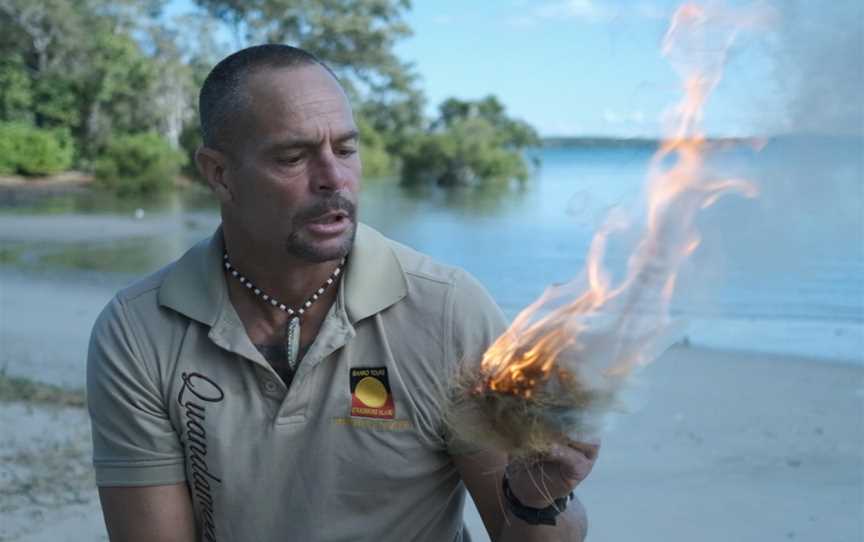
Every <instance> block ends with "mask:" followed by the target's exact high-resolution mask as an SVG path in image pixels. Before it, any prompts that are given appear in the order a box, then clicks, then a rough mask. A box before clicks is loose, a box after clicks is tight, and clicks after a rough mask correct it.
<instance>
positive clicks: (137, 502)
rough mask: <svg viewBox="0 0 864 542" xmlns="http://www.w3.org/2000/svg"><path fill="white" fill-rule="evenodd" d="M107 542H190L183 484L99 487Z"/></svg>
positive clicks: (191, 531) (192, 530)
mask: <svg viewBox="0 0 864 542" xmlns="http://www.w3.org/2000/svg"><path fill="white" fill-rule="evenodd" d="M99 499H100V500H101V501H102V513H103V514H104V516H105V526H106V527H107V528H108V536H109V539H110V540H111V542H194V541H195V519H194V516H193V513H192V500H191V498H190V497H189V489H188V488H187V486H186V484H185V483H182V484H171V485H165V486H146V487H100V488H99Z"/></svg>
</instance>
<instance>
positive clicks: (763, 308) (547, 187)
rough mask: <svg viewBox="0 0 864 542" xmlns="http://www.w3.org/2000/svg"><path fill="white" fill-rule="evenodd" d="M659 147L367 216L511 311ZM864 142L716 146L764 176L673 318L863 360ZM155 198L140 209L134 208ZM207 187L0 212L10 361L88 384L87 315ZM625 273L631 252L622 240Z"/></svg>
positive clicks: (379, 192) (387, 191)
mask: <svg viewBox="0 0 864 542" xmlns="http://www.w3.org/2000/svg"><path fill="white" fill-rule="evenodd" d="M651 153H652V149H649V148H599V149H598V148H593V149H545V150H542V151H537V152H536V153H534V154H535V155H536V156H538V157H539V158H541V160H542V164H543V165H542V167H541V168H540V169H539V170H538V171H537V174H536V176H535V178H534V179H533V180H532V181H529V182H527V183H525V184H522V185H513V186H509V187H499V188H497V189H491V190H483V191H480V190H472V189H464V190H457V191H450V192H445V191H441V190H437V189H428V190H407V189H404V188H401V187H399V186H398V185H395V184H393V183H387V182H367V183H366V185H365V187H364V192H363V196H362V203H361V218H362V219H363V220H364V221H365V222H367V223H369V224H371V225H372V226H374V227H376V228H378V229H379V230H381V231H382V232H384V233H385V234H386V235H388V236H390V237H392V238H394V239H396V240H399V241H401V242H403V243H406V244H408V245H411V246H413V247H415V248H417V249H419V250H422V251H424V252H427V253H429V254H431V255H433V256H435V257H436V258H438V259H440V260H442V261H445V262H447V263H451V264H455V265H459V266H462V267H464V268H466V269H468V270H469V271H471V272H472V273H473V274H474V275H476V276H477V277H478V278H479V279H480V280H481V281H482V282H483V283H484V284H485V285H486V286H487V287H488V289H489V290H490V291H491V292H492V295H493V296H494V297H495V299H496V300H497V301H498V302H499V304H500V305H501V306H502V308H503V309H504V310H505V312H506V313H507V314H508V315H509V316H511V317H512V316H513V315H515V314H516V313H517V312H518V311H519V310H520V309H521V308H522V307H524V306H525V305H527V304H528V303H530V302H531V301H532V300H533V299H535V298H536V297H537V296H538V295H539V294H540V293H541V292H542V291H543V289H544V287H545V286H546V285H548V284H550V283H553V282H563V281H566V280H568V279H570V278H572V277H573V276H574V275H576V274H577V273H578V272H579V270H580V269H581V268H582V266H583V264H584V255H585V252H586V249H587V247H588V243H589V241H590V238H591V235H592V234H593V231H594V229H595V228H596V226H597V225H598V223H599V222H600V220H601V218H602V217H603V216H604V215H605V213H606V212H607V211H608V209H609V208H611V207H613V206H624V207H626V208H630V209H635V210H636V212H637V213H638V209H639V206H638V203H639V194H640V189H641V186H642V184H643V182H644V173H645V170H646V164H647V161H648V159H649V158H650V156H651ZM861 156H862V147H861V142H860V141H859V140H836V141H831V140H824V139H823V140H819V141H817V142H813V141H805V140H786V141H781V142H774V143H772V144H769V145H768V146H767V147H766V148H765V149H764V150H762V151H761V152H759V153H756V152H754V151H752V150H747V149H734V150H725V151H719V152H718V153H716V155H715V156H714V157H713V158H712V160H711V162H710V164H711V168H712V170H713V171H715V172H716V173H717V174H718V175H721V174H723V175H726V174H735V175H741V176H745V177H747V178H749V179H753V180H755V181H757V182H758V184H759V186H760V189H761V192H762V194H761V196H760V198H758V199H756V200H745V199H742V198H736V197H729V198H727V199H725V200H722V201H721V202H720V203H718V204H717V205H716V206H715V207H713V208H711V209H709V210H707V211H706V212H705V213H704V215H703V216H702V217H701V219H700V228H701V231H702V236H703V240H704V242H703V245H702V247H701V248H700V249H699V251H698V252H697V253H696V254H695V255H694V257H693V258H692V260H691V261H690V262H689V264H688V265H687V268H686V269H685V270H684V273H683V275H682V278H681V281H680V284H681V289H680V291H679V293H678V294H677V296H676V299H675V303H674V312H675V314H676V315H677V316H678V317H680V318H682V319H685V320H686V321H687V322H689V328H688V329H689V330H688V336H689V339H690V341H691V342H692V343H694V344H698V345H706V346H711V347H719V348H733V349H744V350H759V351H767V352H780V353H793V354H799V355H805V356H812V357H819V358H829V359H835V360H843V361H852V362H856V363H864V357H862V351H864V221H862V206H864V196H862V179H864V175H862V162H861V161H862V158H861ZM139 208H140V209H142V210H143V214H142V213H141V212H137V214H136V209H139ZM217 223H218V218H217V214H216V210H215V208H214V206H213V204H212V202H210V201H209V199H208V198H201V197H196V198H191V197H177V196H175V197H168V198H166V199H164V200H161V201H156V202H116V201H111V200H110V199H104V198H100V199H93V198H92V197H81V196H79V197H65V198H60V199H52V200H50V201H43V202H40V203H38V204H33V203H26V204H9V203H8V202H7V204H6V205H5V207H3V208H2V209H0V242H2V245H0V264H2V270H0V301H2V305H0V307H2V308H0V344H2V349H0V369H3V368H4V367H5V368H6V370H7V371H8V372H9V373H11V374H20V375H26V376H31V377H36V378H39V379H42V380H47V381H51V382H57V383H62V384H67V385H74V386H80V385H82V384H83V370H82V369H83V360H84V356H85V353H86V345H87V338H88V334H89V329H90V326H91V325H92V323H93V320H94V319H95V317H96V315H97V314H98V312H99V310H101V308H102V306H104V304H105V303H106V302H107V301H108V300H109V299H110V297H111V296H112V295H113V293H114V292H115V291H116V290H117V289H118V288H120V287H122V286H123V285H125V284H127V283H129V282H130V281H132V280H134V278H135V277H136V276H140V275H141V274H144V273H147V272H149V271H152V270H155V269H157V268H159V267H160V266H162V265H164V264H166V263H168V262H170V261H171V260H172V259H174V258H176V257H177V256H179V255H180V254H182V253H183V252H184V251H185V250H186V249H187V248H188V247H189V246H191V245H192V244H194V243H195V242H196V241H197V240H199V239H201V238H203V237H205V236H207V235H209V234H210V233H211V232H212V231H213V229H214V228H215V227H216V225H217ZM611 248H612V250H611V252H610V256H609V262H608V263H609V266H610V267H611V268H612V269H613V271H614V270H615V269H620V267H621V263H622V262H623V261H624V259H625V257H626V245H624V244H623V243H619V244H618V245H613V247H611Z"/></svg>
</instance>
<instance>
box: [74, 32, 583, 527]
mask: <svg viewBox="0 0 864 542" xmlns="http://www.w3.org/2000/svg"><path fill="white" fill-rule="evenodd" d="M200 114H201V125H202V133H203V138H204V143H203V145H202V147H201V148H200V149H199V150H198V152H197V156H196V160H197V163H198V167H199V168H200V171H201V173H202V174H203V176H204V177H205V178H206V179H207V182H208V183H209V185H210V187H211V188H212V189H213V192H214V193H215V195H216V197H217V198H218V199H219V202H220V206H221V214H222V226H221V227H220V229H219V230H218V231H217V232H216V234H215V235H214V236H213V237H212V239H210V240H208V241H205V242H203V243H201V244H199V245H198V246H196V247H193V248H192V249H191V250H190V251H189V252H188V253H186V254H185V255H184V256H183V257H182V258H180V259H179V260H178V261H176V262H174V263H173V264H171V265H169V266H168V267H166V268H165V269H163V270H161V271H159V272H157V273H156V274H155V275H153V276H151V277H149V278H146V279H144V280H143V281H141V282H139V283H137V284H135V285H133V286H131V287H129V288H127V289H126V290H124V291H122V292H120V293H119V294H118V295H117V297H116V298H115V299H114V300H113V301H112V302H111V303H110V304H109V306H108V307H107V308H106V309H105V311H104V312H103V313H102V315H101V316H100V318H99V320H98V321H97V323H96V325H95V327H94V331H93V336H92V339H91V345H90V355H89V361H88V398H89V401H88V402H89V409H90V413H91V417H92V420H93V440H94V465H95V469H96V479H97V484H98V485H99V493H100V498H101V500H102V508H103V511H104V515H105V520H106V524H107V526H108V531H109V534H110V537H111V540H112V541H115V542H117V541H131V542H134V541H144V540H146V541H192V540H230V541H240V542H247V541H248V542H252V541H273V540H299V541H314V540H346V541H347V540H394V541H409V540H429V541H446V542H449V541H451V540H467V535H463V532H462V531H463V527H462V519H461V514H462V504H463V499H464V490H463V483H464V487H467V489H468V490H469V491H470V493H471V495H472V497H473V498H474V500H475V502H476V503H477V506H478V509H479V510H480V513H481V515H482V518H483V522H484V524H485V526H486V528H487V530H488V531H489V533H490V536H491V537H492V538H493V539H494V540H519V541H529V540H581V539H583V538H584V533H585V529H586V523H585V516H584V511H583V509H582V508H581V505H580V504H579V502H578V500H571V501H570V502H568V497H567V496H568V494H570V492H571V490H572V489H573V488H574V487H575V486H576V485H577V484H578V483H579V482H580V481H581V480H582V479H583V478H584V477H585V476H586V475H587V474H588V472H589V471H590V469H591V466H592V465H593V462H594V458H595V457H596V452H597V447H596V446H593V445H590V444H577V443H572V444H571V445H570V446H561V447H560V448H559V449H556V450H555V451H554V452H553V453H552V454H550V455H549V456H548V457H544V458H540V460H538V461H537V462H535V463H532V464H531V465H530V466H529V465H525V464H524V463H514V464H513V465H510V466H509V467H508V465H507V463H508V458H507V457H506V456H504V455H503V454H501V453H500V452H495V451H489V450H480V449H477V448H476V447H473V446H471V445H469V444H466V443H460V442H456V441H455V439H453V438H450V437H449V435H448V432H447V430H446V427H444V425H443V423H442V416H441V404H442V401H443V398H444V397H445V396H446V385H447V380H448V377H449V376H450V375H452V373H453V371H454V370H455V368H456V366H457V364H458V363H460V362H462V360H468V361H477V360H479V359H480V357H481V355H482V353H483V351H484V350H485V348H486V347H487V346H488V345H489V344H490V343H491V341H493V340H494V338H495V337H496V336H497V335H498V334H500V333H501V332H502V331H503V329H504V327H505V322H504V320H503V318H502V315H501V313H500V311H499V310H498V309H497V307H496V306H495V304H494V302H493V301H492V300H491V299H490V298H489V296H488V294H487V293H486V292H485V291H484V290H483V289H482V287H480V286H479V284H478V283H477V282H476V281H474V280H473V279H472V278H471V277H469V276H468V275H467V274H466V273H464V272H462V271H460V270H457V269H453V268H449V267H446V266H443V265H440V264H437V263H435V262H434V261H432V260H431V259H430V258H428V257H426V256H424V255H422V254H419V253H417V252H414V251H413V250H411V249H409V248H407V247H404V246H402V245H399V244H397V243H395V242H393V241H390V240H388V239H386V238H384V237H383V236H381V235H380V234H378V233H377V232H375V231H374V230H372V229H371V228H368V227H367V226H364V225H362V224H358V222H357V194H358V190H359V184H360V174H361V165H360V156H359V141H358V133H357V128H356V125H355V123H354V120H353V114H352V111H351V107H350V105H349V102H348V99H347V98H346V96H345V93H344V92H343V90H342V88H341V86H340V85H339V83H338V82H337V80H336V78H335V77H334V76H333V75H332V73H331V72H330V71H329V69H327V68H326V67H325V66H324V65H323V64H321V63H320V62H319V61H318V60H317V59H315V58H314V57H313V56H311V55H310V54H308V53H306V52H304V51H302V50H300V49H296V48H292V47H288V46H282V45H264V46H258V47H252V48H249V49H245V50H243V51H240V52H238V53H235V54H233V55H231V56H229V57H228V58H226V59H225V60H223V61H222V62H220V63H219V64H218V65H217V66H216V67H215V68H214V69H213V71H212V72H211V73H210V75H209V76H208V78H207V80H206V81H205V83H204V85H203V88H202V90H201V96H200ZM505 468H507V469H508V474H507V482H506V491H502V487H504V482H503V480H504V474H505ZM505 496H506V498H505ZM551 499H557V501H556V503H555V504H553V503H552V500H551ZM562 509H564V510H562Z"/></svg>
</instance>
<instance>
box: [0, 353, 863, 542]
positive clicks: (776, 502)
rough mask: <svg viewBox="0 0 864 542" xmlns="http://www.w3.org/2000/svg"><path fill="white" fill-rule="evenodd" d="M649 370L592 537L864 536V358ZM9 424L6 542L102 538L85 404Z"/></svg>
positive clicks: (597, 476) (13, 410) (592, 487)
mask: <svg viewBox="0 0 864 542" xmlns="http://www.w3.org/2000/svg"><path fill="white" fill-rule="evenodd" d="M638 380H639V382H638V386H637V388H636V390H635V393H634V395H635V396H636V400H634V401H631V403H633V404H635V406H634V407H632V408H633V411H632V412H630V413H629V414H626V415H621V416H618V417H616V419H615V420H614V422H613V423H612V426H611V428H610V429H609V430H608V431H607V434H606V435H605V437H604V440H603V448H602V451H601V455H600V460H599V462H598V464H597V467H596V470H595V471H594V472H593V473H592V475H591V477H590V478H589V480H587V481H586V482H585V484H584V485H583V486H582V487H581V488H580V489H579V490H578V493H579V497H580V498H581V499H582V501H583V503H584V504H585V506H586V508H587V509H588V513H589V518H590V532H589V540H591V541H592V542H595V541H596V542H604V541H629V540H640V541H648V542H650V541H658V542H659V541H661V540H662V541H669V540H682V541H684V540H687V541H692V540H698V541H703V542H712V541H721V540H722V541H728V540H735V541H740V542H750V541H753V542H756V541H759V542H769V541H788V540H805V541H811V540H812V541H822V540H830V541H832V542H857V541H860V540H862V539H864V519H862V517H864V516H862V510H864V493H862V492H864V451H862V450H864V446H862V445H864V418H862V413H864V408H862V407H864V367H861V366H855V365H844V364H835V363H830V362H822V361H817V360H808V359H796V358H790V357H788V356H783V357H780V356H772V355H765V354H748V353H733V352H721V351H710V350H700V349H694V348H676V349H673V350H671V351H669V352H668V353H667V354H666V355H665V356H663V357H662V358H661V359H660V360H658V361H657V362H656V363H655V364H654V365H652V366H650V367H648V368H646V369H645V370H643V372H642V373H641V375H640V377H639V379H638ZM0 426H2V427H3V438H2V443H0V464H2V468H0V540H2V541H9V542H11V541H27V542H37V541H52V542H57V541H84V540H104V539H105V535H104V529H103V527H102V519H101V515H100V512H99V507H98V501H97V498H96V492H95V489H94V488H93V486H92V473H91V472H90V469H89V436H88V426H87V420H86V415H85V413H84V412H83V411H82V410H81V409H75V408H69V407H63V408H60V407H55V406H51V405H35V404H24V403H21V402H8V401H6V402H0ZM466 522H467V523H468V525H469V527H470V528H471V531H472V535H473V536H474V540H475V541H476V540H487V538H486V537H485V534H484V533H483V532H482V526H481V524H480V521H479V518H478V517H477V516H476V512H473V511H472V510H471V507H469V509H468V510H467V511H466Z"/></svg>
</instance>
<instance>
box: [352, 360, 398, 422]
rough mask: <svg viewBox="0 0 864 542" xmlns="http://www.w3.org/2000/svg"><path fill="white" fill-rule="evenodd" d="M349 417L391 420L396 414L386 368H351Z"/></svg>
mask: <svg viewBox="0 0 864 542" xmlns="http://www.w3.org/2000/svg"><path fill="white" fill-rule="evenodd" d="M350 371H351V416H354V417H360V418H380V419H387V420H392V419H393V418H394V416H395V414H396V409H395V407H394V405H393V394H392V393H391V392H390V381H389V380H388V379H387V368H386V367H352V368H351V369H350Z"/></svg>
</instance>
